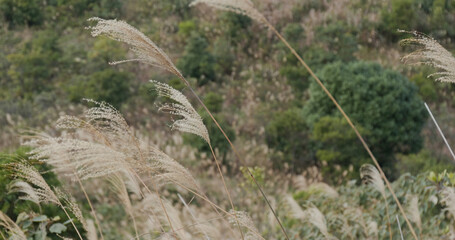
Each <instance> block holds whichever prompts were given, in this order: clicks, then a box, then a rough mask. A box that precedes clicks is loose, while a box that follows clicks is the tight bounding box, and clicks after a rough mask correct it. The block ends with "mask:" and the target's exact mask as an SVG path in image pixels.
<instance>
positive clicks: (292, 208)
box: [285, 194, 305, 220]
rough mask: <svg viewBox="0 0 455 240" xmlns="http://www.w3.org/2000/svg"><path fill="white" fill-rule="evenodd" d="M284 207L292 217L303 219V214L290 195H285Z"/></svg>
mask: <svg viewBox="0 0 455 240" xmlns="http://www.w3.org/2000/svg"><path fill="white" fill-rule="evenodd" d="M285 201H286V206H287V207H288V208H289V212H290V213H291V215H292V217H294V218H296V219H301V220H304V219H305V212H304V211H303V209H302V207H300V205H299V204H298V203H297V201H295V199H294V198H293V197H292V196H291V195H289V194H288V195H286V197H285Z"/></svg>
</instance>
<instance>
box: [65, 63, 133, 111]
mask: <svg viewBox="0 0 455 240" xmlns="http://www.w3.org/2000/svg"><path fill="white" fill-rule="evenodd" d="M130 78H131V77H130V75H129V74H127V73H124V72H118V71H115V70H113V69H107V70H103V71H100V72H95V73H93V74H91V75H90V76H88V77H87V78H85V77H83V76H78V77H76V78H74V79H73V81H74V83H73V85H71V86H70V87H69V88H68V93H69V98H70V100H71V101H73V102H80V101H81V99H82V98H91V99H94V100H96V101H104V102H107V103H109V104H112V106H114V107H115V108H119V107H120V106H121V104H122V103H124V102H125V101H126V100H127V99H128V98H129V97H130V95H131V93H130V89H129V82H130Z"/></svg>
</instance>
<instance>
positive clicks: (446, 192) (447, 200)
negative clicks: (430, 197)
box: [440, 187, 455, 218]
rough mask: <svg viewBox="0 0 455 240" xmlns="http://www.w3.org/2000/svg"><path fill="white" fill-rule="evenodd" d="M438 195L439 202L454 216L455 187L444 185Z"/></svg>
mask: <svg viewBox="0 0 455 240" xmlns="http://www.w3.org/2000/svg"><path fill="white" fill-rule="evenodd" d="M440 196H441V199H440V201H441V203H442V204H444V205H445V206H446V208H445V210H446V211H448V212H449V213H450V214H451V215H452V217H453V218H455V189H454V188H452V187H445V188H443V189H442V190H441V192H440Z"/></svg>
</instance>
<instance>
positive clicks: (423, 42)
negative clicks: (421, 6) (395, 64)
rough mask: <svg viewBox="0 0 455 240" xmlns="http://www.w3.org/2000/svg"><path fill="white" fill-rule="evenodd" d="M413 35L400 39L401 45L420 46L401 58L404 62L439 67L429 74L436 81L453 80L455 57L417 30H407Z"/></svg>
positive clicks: (454, 80) (454, 75)
mask: <svg viewBox="0 0 455 240" xmlns="http://www.w3.org/2000/svg"><path fill="white" fill-rule="evenodd" d="M400 32H406V33H411V34H413V35H414V38H408V39H404V40H402V41H401V44H402V45H417V46H421V47H422V48H421V49H419V50H417V51H414V52H413V53H410V54H408V55H406V56H404V57H403V58H402V60H403V61H404V62H405V63H413V64H426V65H430V66H433V67H435V68H437V69H439V71H438V72H436V73H433V74H431V75H429V76H428V77H431V76H435V77H436V80H437V81H441V82H452V83H453V82H455V58H454V57H453V55H452V53H450V52H449V51H447V50H446V49H445V48H444V47H443V46H441V45H440V44H439V43H438V42H437V41H436V40H434V39H433V38H431V37H427V36H425V35H424V34H421V33H418V32H415V31H414V32H407V31H400Z"/></svg>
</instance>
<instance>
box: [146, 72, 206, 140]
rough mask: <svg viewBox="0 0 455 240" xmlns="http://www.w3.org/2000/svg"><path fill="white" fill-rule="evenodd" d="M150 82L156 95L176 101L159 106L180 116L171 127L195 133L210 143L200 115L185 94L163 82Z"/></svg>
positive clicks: (161, 109) (162, 109)
mask: <svg viewBox="0 0 455 240" xmlns="http://www.w3.org/2000/svg"><path fill="white" fill-rule="evenodd" d="M150 82H151V83H153V84H155V86H156V90H157V93H158V95H160V96H163V97H168V98H170V99H172V100H173V101H175V102H176V103H166V104H163V105H162V106H161V107H160V108H159V110H160V111H165V112H168V113H170V114H172V115H175V116H179V117H182V118H181V119H178V120H175V121H174V123H173V124H172V129H176V130H179V131H182V132H186V133H191V134H195V135H197V136H200V137H201V138H202V139H204V140H205V141H206V142H207V143H209V144H210V137H209V133H208V131H207V128H206V127H205V125H204V122H203V121H202V118H201V116H200V115H199V113H197V111H196V110H195V109H194V107H193V106H192V105H191V103H190V101H188V99H187V98H186V97H185V95H183V94H182V93H181V92H180V91H178V90H176V89H174V88H172V87H171V86H169V85H167V84H165V83H160V82H157V81H153V80H152V81H150Z"/></svg>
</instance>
